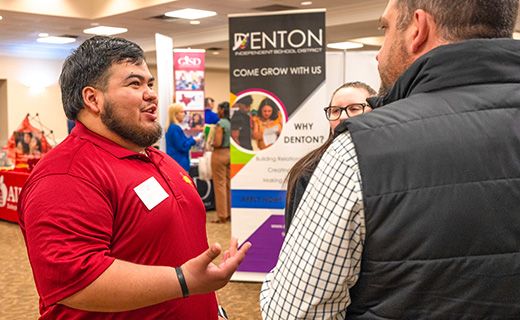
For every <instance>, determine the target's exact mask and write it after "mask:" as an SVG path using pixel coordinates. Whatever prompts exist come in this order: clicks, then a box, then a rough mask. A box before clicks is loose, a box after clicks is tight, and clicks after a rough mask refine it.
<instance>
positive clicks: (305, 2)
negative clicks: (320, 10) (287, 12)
mask: <svg viewBox="0 0 520 320" xmlns="http://www.w3.org/2000/svg"><path fill="white" fill-rule="evenodd" d="M311 4H312V1H303V2H302V3H300V5H302V6H310V5H311Z"/></svg>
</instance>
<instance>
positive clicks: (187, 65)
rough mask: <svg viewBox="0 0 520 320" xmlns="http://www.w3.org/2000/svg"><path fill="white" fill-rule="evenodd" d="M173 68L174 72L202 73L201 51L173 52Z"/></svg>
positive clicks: (202, 58)
mask: <svg viewBox="0 0 520 320" xmlns="http://www.w3.org/2000/svg"><path fill="white" fill-rule="evenodd" d="M174 53H175V54H174V56H173V57H174V59H173V60H174V61H173V64H174V65H173V68H174V69H175V70H176V71H180V70H188V71H204V56H205V51H203V50H174Z"/></svg>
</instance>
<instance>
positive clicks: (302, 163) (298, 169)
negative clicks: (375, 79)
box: [284, 81, 376, 207]
mask: <svg viewBox="0 0 520 320" xmlns="http://www.w3.org/2000/svg"><path fill="white" fill-rule="evenodd" d="M343 88H356V89H363V90H366V91H367V92H368V95H369V96H374V95H376V91H375V90H374V89H372V87H370V86H369V85H368V84H366V83H363V82H360V81H355V82H347V83H345V84H343V85H342V86H341V87H339V88H337V89H336V90H335V91H334V93H333V94H332V97H331V99H330V102H329V106H330V105H331V103H332V99H333V98H334V96H335V95H336V93H337V92H338V91H339V90H341V89H343ZM333 140H334V136H333V134H332V131H330V130H329V137H328V138H327V140H326V141H325V142H324V143H323V145H321V146H320V147H318V148H316V149H314V150H312V151H311V152H309V153H307V154H306V155H305V156H304V157H303V158H301V159H300V160H298V162H296V163H295V164H294V166H293V167H292V168H291V170H289V172H288V173H287V177H285V181H284V182H286V183H287V197H286V199H285V206H286V207H287V204H289V203H291V202H293V201H294V195H293V190H294V186H295V185H296V181H298V179H299V178H300V177H301V176H310V175H312V173H313V172H314V170H315V169H316V167H317V166H318V163H319V162H320V160H321V157H322V156H323V154H324V153H325V151H327V149H328V148H329V146H330V145H331V143H332V141H333Z"/></svg>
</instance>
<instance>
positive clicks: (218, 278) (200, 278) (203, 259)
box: [182, 237, 251, 295]
mask: <svg viewBox="0 0 520 320" xmlns="http://www.w3.org/2000/svg"><path fill="white" fill-rule="evenodd" d="M250 247H251V243H249V242H246V243H244V244H243V245H242V247H241V248H240V250H238V239H237V238H235V237H231V241H230V244H229V250H227V251H225V252H224V255H223V256H222V261H221V262H220V264H219V265H218V266H217V265H215V264H214V263H212V261H213V260H215V259H216V258H217V257H218V255H219V254H220V252H221V251H222V248H221V247H220V244H218V243H214V244H213V245H212V246H211V247H210V248H209V249H208V250H206V251H205V252H203V253H202V254H201V255H199V256H198V257H195V258H193V259H191V260H189V261H188V262H186V263H185V264H183V265H182V270H183V272H184V277H185V279H186V283H187V285H188V290H189V292H190V295H195V294H202V293H208V292H213V291H216V290H218V289H220V288H222V287H224V286H225V285H226V284H227V283H228V281H229V279H230V278H231V276H232V275H233V273H235V270H236V269H237V268H238V265H239V264H240V262H242V260H244V257H245V256H246V253H247V251H248V250H249V248H250Z"/></svg>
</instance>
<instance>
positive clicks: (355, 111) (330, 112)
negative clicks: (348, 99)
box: [323, 103, 368, 121]
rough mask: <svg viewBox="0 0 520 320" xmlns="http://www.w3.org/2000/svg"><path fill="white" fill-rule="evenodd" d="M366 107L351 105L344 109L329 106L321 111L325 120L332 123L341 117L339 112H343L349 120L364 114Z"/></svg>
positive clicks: (364, 104) (358, 104)
mask: <svg viewBox="0 0 520 320" xmlns="http://www.w3.org/2000/svg"><path fill="white" fill-rule="evenodd" d="M366 107H368V104H366V103H353V104H349V105H348V106H346V107H336V106H330V107H326V108H324V109H323V110H325V116H326V117H327V120H330V121H334V120H338V119H339V118H340V117H341V112H343V111H345V113H346V114H347V117H349V118H350V117H355V116H357V115H360V114H363V113H365V108H366Z"/></svg>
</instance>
